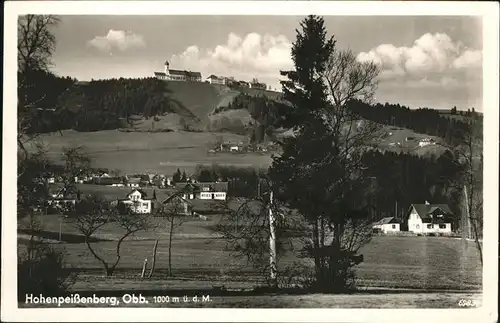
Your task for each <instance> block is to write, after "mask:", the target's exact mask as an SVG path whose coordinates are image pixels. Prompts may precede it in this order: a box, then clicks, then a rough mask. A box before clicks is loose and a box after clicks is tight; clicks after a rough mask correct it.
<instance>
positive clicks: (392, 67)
mask: <svg viewBox="0 0 500 323" xmlns="http://www.w3.org/2000/svg"><path fill="white" fill-rule="evenodd" d="M481 56H482V52H481V51H480V50H475V49H474V50H471V49H467V48H465V47H464V46H463V45H462V44H461V43H460V42H454V41H453V40H452V39H451V38H450V37H449V36H448V35H446V34H442V33H435V34H430V33H427V34H424V35H422V36H421V37H420V38H418V39H417V40H415V42H414V43H413V46H412V47H405V46H402V47H396V46H394V45H392V44H383V45H380V46H377V47H375V48H373V49H371V50H370V51H368V52H362V53H359V55H358V59H359V60H360V61H373V62H375V63H376V64H378V65H380V66H381V69H382V75H381V76H382V78H387V77H388V78H390V77H391V76H403V75H404V76H407V77H409V78H417V79H419V78H422V77H423V76H425V75H428V74H440V75H442V76H443V77H447V76H448V75H450V74H453V73H458V72H464V71H465V72H467V74H469V75H472V74H473V73H474V72H476V73H479V72H480V69H481V67H482V59H481Z"/></svg>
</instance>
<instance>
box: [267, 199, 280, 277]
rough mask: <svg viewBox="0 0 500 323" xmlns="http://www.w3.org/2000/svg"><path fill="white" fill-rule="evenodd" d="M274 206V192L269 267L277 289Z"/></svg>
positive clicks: (271, 202) (270, 203)
mask: <svg viewBox="0 0 500 323" xmlns="http://www.w3.org/2000/svg"><path fill="white" fill-rule="evenodd" d="M272 205H273V191H271V192H270V194H269V229H270V233H271V234H270V235H269V265H270V269H271V285H272V286H273V287H277V281H276V274H277V271H278V270H277V268H276V223H275V217H274V214H273V210H272Z"/></svg>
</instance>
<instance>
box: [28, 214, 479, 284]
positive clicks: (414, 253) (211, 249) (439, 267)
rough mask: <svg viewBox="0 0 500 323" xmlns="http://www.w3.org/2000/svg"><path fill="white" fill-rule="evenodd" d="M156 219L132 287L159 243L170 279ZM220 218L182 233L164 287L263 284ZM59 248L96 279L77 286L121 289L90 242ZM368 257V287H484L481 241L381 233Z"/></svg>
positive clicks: (126, 253) (139, 244) (134, 245)
mask: <svg viewBox="0 0 500 323" xmlns="http://www.w3.org/2000/svg"><path fill="white" fill-rule="evenodd" d="M154 221H156V225H157V227H156V229H154V230H152V231H148V232H140V233H136V234H135V235H134V236H133V237H131V239H129V240H126V241H125V242H124V244H123V246H122V248H123V255H122V259H121V260H120V265H119V268H118V271H117V277H116V278H112V279H121V278H120V277H122V278H123V277H128V278H127V279H128V280H126V281H124V282H122V283H123V284H124V286H128V288H132V289H133V288H145V286H144V281H142V280H138V281H137V277H138V275H139V274H140V272H141V268H142V264H143V261H144V259H145V258H148V259H151V257H152V251H153V246H154V240H155V239H159V244H158V253H157V259H156V268H157V270H156V271H155V277H156V278H165V277H166V275H167V268H168V238H169V236H168V225H167V223H166V221H164V220H162V219H154ZM218 221H219V218H218V217H217V216H211V217H209V220H208V221H201V220H199V219H193V220H191V221H188V222H186V223H184V224H183V225H182V226H181V227H180V228H179V229H178V231H177V232H176V235H175V236H174V239H173V247H172V264H173V268H174V274H175V277H174V279H173V280H169V281H165V282H164V283H163V285H162V284H160V285H161V286H164V287H169V288H170V289H176V288H177V289H185V288H186V287H187V286H191V287H193V288H195V289H196V288H199V289H203V288H204V289H207V288H212V287H213V286H214V285H226V286H229V287H231V286H232V287H238V288H242V286H243V287H245V286H246V287H248V286H255V285H256V284H258V283H261V282H262V278H261V277H260V276H259V275H258V274H257V273H256V272H255V271H254V270H253V268H252V266H250V265H249V264H247V263H246V261H245V259H240V258H237V257H235V256H234V255H232V254H231V253H230V252H229V251H227V250H225V246H226V242H225V241H224V240H223V239H221V238H220V236H218V235H217V234H215V233H214V232H213V231H212V229H211V228H212V227H213V226H214V225H216V224H217V223H218ZM42 225H43V226H44V228H45V230H47V231H55V232H57V231H58V230H59V218H58V217H56V216H47V217H45V218H44V221H43V223H42ZM61 226H62V230H63V232H65V233H73V234H76V233H77V231H76V229H75V228H74V226H73V225H72V224H71V223H70V222H69V220H64V221H63V223H62V224H61ZM98 237H99V238H106V239H115V240H116V239H117V237H118V231H117V229H116V228H115V227H112V226H107V227H104V228H103V229H102V230H101V231H100V232H99V235H98ZM55 246H56V248H62V249H65V250H66V254H67V256H66V258H65V259H66V261H67V262H68V264H69V265H70V266H72V267H74V268H76V269H78V270H79V271H80V272H81V273H84V274H85V275H90V278H84V277H83V276H82V277H81V279H79V283H78V284H77V285H76V286H75V288H77V289H82V290H85V289H89V288H90V289H93V288H96V289H99V288H98V287H99V286H100V288H103V289H105V290H109V289H114V288H117V287H116V286H117V285H115V284H114V283H113V284H109V281H108V280H107V279H104V278H102V277H96V276H95V275H98V276H99V275H102V269H101V267H100V264H99V262H98V261H97V260H95V259H94V258H93V257H92V256H91V255H90V253H89V251H88V250H87V248H86V247H85V245H84V244H82V243H59V244H55ZM94 246H95V247H96V249H97V250H98V252H99V253H102V254H103V255H105V257H106V258H107V259H109V260H113V259H114V248H115V246H116V242H115V241H100V242H95V243H94ZM20 248H22V245H21V246H20ZM360 252H361V253H362V254H363V255H364V262H363V263H362V264H361V265H360V266H358V267H357V275H358V278H359V285H360V286H365V287H384V288H413V289H414V288H423V289H435V288H438V289H445V290H465V291H467V290H468V291H470V290H479V289H481V281H482V278H481V268H480V266H479V261H478V254H477V251H476V249H475V247H474V245H473V242H468V244H467V245H465V244H464V242H463V241H461V240H456V239H450V238H443V237H389V236H377V237H374V238H373V240H372V241H371V242H370V243H369V244H367V245H365V246H364V247H363V248H362V249H361V251H360ZM297 260H298V259H297V258H295V256H293V255H291V254H288V255H285V256H284V257H283V258H282V259H281V260H280V265H281V266H284V265H286V264H291V263H293V262H294V261H297ZM249 282H250V283H249ZM160 285H159V287H160V288H161V286H160ZM134 286H135V287H134Z"/></svg>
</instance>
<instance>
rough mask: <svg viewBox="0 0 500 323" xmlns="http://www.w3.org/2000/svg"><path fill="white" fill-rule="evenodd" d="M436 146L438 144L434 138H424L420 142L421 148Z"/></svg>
mask: <svg viewBox="0 0 500 323" xmlns="http://www.w3.org/2000/svg"><path fill="white" fill-rule="evenodd" d="M435 144H436V142H435V141H434V139H432V138H424V139H422V140H420V142H419V143H418V145H419V147H425V146H428V145H435Z"/></svg>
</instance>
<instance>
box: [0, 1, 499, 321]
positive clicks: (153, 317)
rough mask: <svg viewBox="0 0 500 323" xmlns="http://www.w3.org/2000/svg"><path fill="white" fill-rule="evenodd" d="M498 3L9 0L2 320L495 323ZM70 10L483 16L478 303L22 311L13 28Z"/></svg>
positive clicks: (93, 12) (82, 12) (97, 12)
mask: <svg viewBox="0 0 500 323" xmlns="http://www.w3.org/2000/svg"><path fill="white" fill-rule="evenodd" d="M498 8H499V6H498V3H496V2H472V1H471V2H451V1H450V2H430V1H426V2H413V1H412V2H391V1H387V2H385V1H380V2H379V1H366V2H355V1H349V2H335V1H329V2H327V1H324V2H320V1H317V2H316V1H297V2H293V1H286V2H285V1H265V2H264V1H254V2H252V1H232V2H229V1H219V2H213V1H197V2H194V1H193V2H191V1H185V2H177V1H165V2H160V1H150V2H146V1H143V2H139V1H137V2H133V1H102V2H100V1H93V2H90V1H74V2H71V1H39V2H34V1H33V2H31V1H12V2H6V3H5V11H4V12H5V14H4V36H5V37H4V75H3V77H4V79H3V84H4V91H3V93H4V101H3V107H4V109H3V154H2V156H3V171H2V191H3V192H2V195H3V198H2V270H1V276H2V281H1V282H2V290H1V293H2V294H1V296H2V308H1V318H2V321H4V320H5V321H22V322H27V321H39V322H50V321H52V322H55V321H59V322H61V321H76V322H78V321H97V322H108V321H112V322H116V321H131V322H144V321H149V322H151V321H172V322H181V321H186V322H196V321H203V322H224V321H232V322H236V321H239V322H333V321H336V322H337V321H338V322H401V321H404V322H411V321H418V322H496V321H497V295H498V294H497V288H498V277H497V272H498V271H497V268H498V258H497V255H498V249H497V248H498V244H497V243H498V141H497V140H498V138H499V137H498V110H499V101H498V88H499V82H498V71H499V68H498V66H499V65H498V63H499V55H498V50H499V44H498V40H499V15H498ZM28 13H31V14H58V15H65V14H72V15H104V14H106V15H160V14H165V15H167V14H168V15H297V16H306V15H307V14H318V15H337V16H340V15H357V16H359V15H381V16H387V15H391V16H398V15H412V16H415V15H427V16H429V15H432V16H440V15H441V16H444V15H448V16H450V15H453V16H460V15H462V16H470V15H475V16H481V17H482V18H483V46H484V47H483V53H484V54H483V55H484V56H483V64H484V65H483V76H484V77H483V112H484V121H485V122H484V174H485V175H486V176H484V187H485V189H484V200H485V201H486V203H485V204H484V214H485V215H486V216H485V218H484V268H485V269H484V272H483V286H484V287H483V306H482V307H481V308H477V309H415V310H413V309H390V310H382V309H352V310H348V309H279V310H274V309H190V308H182V309H172V308H160V309H159V308H135V309H132V308H99V309H95V308H94V309H90V308H87V309H85V308H79V309H66V308H59V309H18V302H17V285H16V282H17V279H16V277H17V270H16V266H17V261H16V259H17V257H16V255H17V251H16V244H17V238H16V232H17V229H16V219H17V218H16V216H15V215H14V214H16V212H15V209H16V203H15V200H16V190H15V189H14V188H15V184H13V183H16V177H15V173H16V172H15V171H14V170H15V169H16V164H17V162H16V150H17V146H16V142H15V139H14V138H15V137H16V136H15V135H14V134H15V132H16V126H15V125H16V122H15V120H16V108H15V107H16V103H15V102H16V99H17V97H16V82H17V81H16V66H17V58H16V55H17V53H16V48H17V46H16V45H17V44H16V34H17V32H16V31H17V28H16V25H17V16H18V15H20V14H28Z"/></svg>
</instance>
